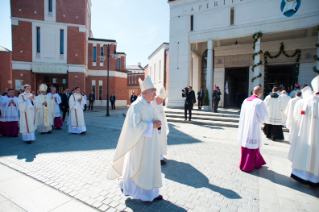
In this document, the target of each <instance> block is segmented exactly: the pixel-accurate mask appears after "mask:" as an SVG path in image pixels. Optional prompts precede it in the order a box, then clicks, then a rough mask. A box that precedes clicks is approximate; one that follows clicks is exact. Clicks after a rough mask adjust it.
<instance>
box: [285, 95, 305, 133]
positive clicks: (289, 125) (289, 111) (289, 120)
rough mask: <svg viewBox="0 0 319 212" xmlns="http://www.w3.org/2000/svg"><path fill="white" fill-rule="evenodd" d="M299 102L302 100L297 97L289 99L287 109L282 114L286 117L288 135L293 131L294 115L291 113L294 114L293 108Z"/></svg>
mask: <svg viewBox="0 0 319 212" xmlns="http://www.w3.org/2000/svg"><path fill="white" fill-rule="evenodd" d="M299 100H302V98H301V97H299V96H297V97H296V98H294V99H290V100H289V102H288V105H287V108H286V110H285V111H284V113H285V114H286V116H287V121H286V127H287V128H288V129H289V131H290V133H291V131H292V130H293V129H292V126H294V124H293V123H294V113H293V112H294V108H295V105H296V103H297V102H298V101H299Z"/></svg>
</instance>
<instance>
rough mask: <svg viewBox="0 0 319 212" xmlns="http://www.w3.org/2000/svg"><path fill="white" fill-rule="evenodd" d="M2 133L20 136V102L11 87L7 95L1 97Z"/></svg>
mask: <svg viewBox="0 0 319 212" xmlns="http://www.w3.org/2000/svg"><path fill="white" fill-rule="evenodd" d="M0 109H1V114H2V115H1V118H0V134H2V135H4V136H8V137H18V134H19V104H18V98H17V97H15V96H14V90H13V89H9V90H8V93H7V95H5V96H2V97H1V98H0Z"/></svg>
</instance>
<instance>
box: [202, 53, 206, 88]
mask: <svg viewBox="0 0 319 212" xmlns="http://www.w3.org/2000/svg"><path fill="white" fill-rule="evenodd" d="M206 76H207V49H206V51H205V52H204V53H203V55H202V73H201V87H202V88H203V89H204V90H205V88H206Z"/></svg>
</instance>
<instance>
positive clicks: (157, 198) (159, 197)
mask: <svg viewBox="0 0 319 212" xmlns="http://www.w3.org/2000/svg"><path fill="white" fill-rule="evenodd" d="M162 199H163V196H162V195H158V197H156V198H155V199H154V200H162ZM154 200H153V201H154Z"/></svg>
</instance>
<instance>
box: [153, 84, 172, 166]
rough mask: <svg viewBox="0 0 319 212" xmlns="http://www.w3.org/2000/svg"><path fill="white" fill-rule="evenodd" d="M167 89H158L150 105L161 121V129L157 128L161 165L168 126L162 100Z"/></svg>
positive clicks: (165, 151)
mask: <svg viewBox="0 0 319 212" xmlns="http://www.w3.org/2000/svg"><path fill="white" fill-rule="evenodd" d="M167 93H168V92H167V91H166V90H165V88H164V87H162V88H161V90H160V91H159V95H158V96H156V97H155V100H154V101H152V105H153V107H154V109H155V111H156V113H157V117H158V118H159V120H160V121H161V122H162V126H161V129H160V130H159V143H160V160H161V165H165V164H166V161H165V160H164V157H163V155H166V154H167V135H168V133H169V128H168V124H167V119H166V115H165V111H164V107H163V102H164V100H165V98H166V96H167Z"/></svg>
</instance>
